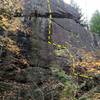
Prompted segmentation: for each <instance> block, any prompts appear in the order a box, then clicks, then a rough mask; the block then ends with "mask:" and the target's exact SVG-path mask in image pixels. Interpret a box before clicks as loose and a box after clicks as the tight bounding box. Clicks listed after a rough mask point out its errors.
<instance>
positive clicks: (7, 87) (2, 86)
mask: <svg viewBox="0 0 100 100" xmlns="http://www.w3.org/2000/svg"><path fill="white" fill-rule="evenodd" d="M11 88H12V86H11V85H9V84H6V83H4V82H0V93H3V92H5V91H9V90H11Z"/></svg>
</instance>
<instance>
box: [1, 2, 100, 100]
mask: <svg viewBox="0 0 100 100" xmlns="http://www.w3.org/2000/svg"><path fill="white" fill-rule="evenodd" d="M51 1H52V2H51V8H52V12H53V13H55V16H56V17H60V16H61V17H63V16H64V18H53V20H52V30H51V31H52V35H51V36H52V41H53V42H54V43H56V44H61V45H66V43H67V44H68V50H69V51H70V52H71V53H73V55H75V56H77V55H76V54H77V51H78V50H80V49H82V50H86V52H88V51H98V53H99V49H100V41H99V40H100V39H99V37H98V36H93V35H92V33H90V32H89V31H87V30H86V29H84V28H83V27H82V26H81V25H80V24H78V23H76V22H77V19H78V18H79V15H78V13H77V12H76V11H75V10H74V9H73V8H71V7H70V6H69V5H66V4H64V2H60V3H57V2H58V0H55V1H54V0H51ZM21 2H22V5H21V6H22V7H23V8H24V10H23V13H24V14H27V15H28V14H30V13H32V11H33V10H34V9H35V10H37V12H39V13H43V14H45V13H48V4H47V1H46V0H29V1H27V0H21ZM55 5H57V6H55ZM59 5H60V7H59ZM67 17H68V18H67ZM48 23H49V22H48V18H40V17H31V18H30V17H25V18H12V19H11V20H10V25H8V26H9V27H8V28H3V27H1V26H0V27H1V28H0V100H16V99H17V100H59V99H60V96H61V94H63V95H66V96H67V99H68V100H72V99H73V98H72V97H75V93H76V87H75V86H74V85H75V84H74V82H73V80H72V78H71V77H67V76H66V75H65V72H63V71H62V69H61V68H59V66H60V67H61V66H62V67H64V68H65V67H67V68H65V69H64V70H65V71H66V73H68V74H70V72H71V70H72V69H71V68H70V67H71V66H67V65H68V63H69V61H70V60H71V59H70V57H69V55H68V56H66V55H67V52H66V50H65V49H64V50H65V51H64V50H63V52H61V53H60V54H61V55H63V56H60V54H59V52H60V50H59V48H58V49H57V48H56V47H54V46H53V45H52V44H51V45H49V44H48V43H47V42H48V39H47V36H48V26H49V25H48ZM70 46H71V47H70ZM55 50H58V51H55ZM54 52H56V53H58V56H57V55H55V53H54ZM79 53H80V52H79ZM98 53H96V52H95V54H97V56H98V58H99V57H100V55H99V54H100V53H99V54H98ZM65 54H66V55H65ZM79 56H81V55H79ZM53 62H55V63H56V64H52V63H53ZM57 64H58V65H57ZM52 69H53V71H54V72H52ZM77 70H80V69H77ZM84 70H86V69H83V73H84ZM98 80H99V79H98ZM66 81H67V82H68V83H67V82H66ZM79 81H81V80H79ZM86 81H87V80H86ZM64 84H65V86H66V88H65V89H64V90H63V88H64ZM71 86H72V87H71ZM8 87H9V88H8ZM62 90H63V91H64V92H61V91H62ZM74 90H75V91H74ZM65 91H66V94H64V93H65ZM74 92H75V93H74ZM70 96H72V97H71V98H70ZM60 100H66V99H62V98H61V99H60Z"/></svg>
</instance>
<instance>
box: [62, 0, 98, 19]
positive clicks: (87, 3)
mask: <svg viewBox="0 0 100 100" xmlns="http://www.w3.org/2000/svg"><path fill="white" fill-rule="evenodd" d="M64 1H65V2H66V3H70V2H71V0H64ZM73 1H75V2H76V3H77V4H78V5H79V6H80V8H81V9H82V12H83V14H84V16H85V17H87V20H88V21H89V20H90V19H91V16H92V14H93V13H94V12H95V10H99V11H100V0H73Z"/></svg>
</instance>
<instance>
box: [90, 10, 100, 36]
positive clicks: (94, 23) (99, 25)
mask: <svg viewBox="0 0 100 100" xmlns="http://www.w3.org/2000/svg"><path fill="white" fill-rule="evenodd" d="M90 30H91V31H92V32H95V33H97V34H99V35H100V12H99V11H98V10H96V11H95V13H94V14H93V16H92V18H91V20H90Z"/></svg>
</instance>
